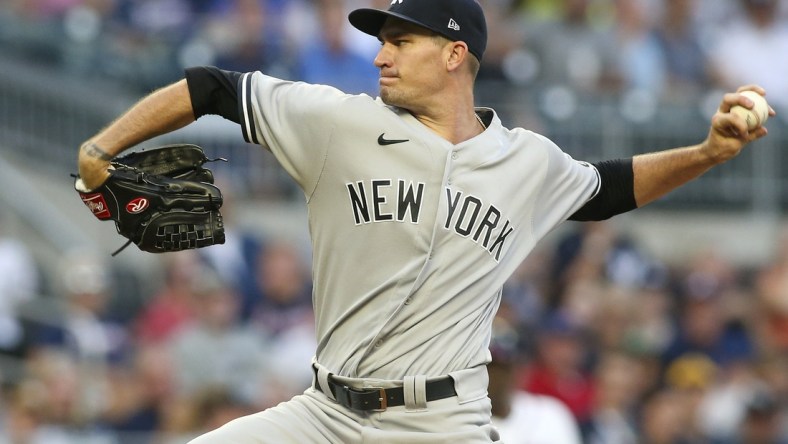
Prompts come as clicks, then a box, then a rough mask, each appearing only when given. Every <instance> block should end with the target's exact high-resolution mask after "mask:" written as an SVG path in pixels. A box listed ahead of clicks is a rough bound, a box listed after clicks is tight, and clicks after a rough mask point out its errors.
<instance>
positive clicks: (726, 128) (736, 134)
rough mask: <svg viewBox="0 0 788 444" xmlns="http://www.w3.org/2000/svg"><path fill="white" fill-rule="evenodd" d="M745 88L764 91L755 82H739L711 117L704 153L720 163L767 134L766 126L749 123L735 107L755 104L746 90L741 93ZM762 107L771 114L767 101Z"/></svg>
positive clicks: (772, 110) (747, 106) (759, 92)
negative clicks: (742, 83)
mask: <svg viewBox="0 0 788 444" xmlns="http://www.w3.org/2000/svg"><path fill="white" fill-rule="evenodd" d="M745 91H753V92H755V93H757V94H759V95H760V96H764V95H766V91H765V90H764V89H763V88H761V87H760V86H757V85H747V86H742V87H740V88H739V89H738V90H737V91H736V92H735V93H728V94H725V96H724V97H723V99H722V103H720V106H719V108H718V109H717V113H716V114H714V117H712V120H711V129H710V130H709V135H708V137H707V138H706V143H705V145H704V148H705V151H706V154H707V155H709V156H710V157H711V158H712V159H714V161H715V163H722V162H725V161H727V160H729V159H731V158H733V157H735V156H737V155H738V154H739V153H740V152H741V150H742V148H744V146H745V145H747V144H748V143H750V142H753V141H755V140H758V139H760V138H761V137H764V136H765V135H766V134H768V131H767V130H766V127H764V126H762V125H760V124H758V125H756V126H753V127H750V125H748V122H747V120H746V119H745V118H744V117H743V116H742V113H741V112H740V111H739V110H738V109H737V108H738V107H744V108H745V109H748V110H749V109H752V108H753V107H754V106H756V103H755V102H754V101H753V100H752V99H750V98H749V97H747V94H742V93H744V92H745ZM766 107H767V108H768V111H767V115H768V116H774V115H775V112H774V109H772V108H771V107H769V106H768V105H766ZM761 112H763V111H761ZM765 120H766V119H762V121H765Z"/></svg>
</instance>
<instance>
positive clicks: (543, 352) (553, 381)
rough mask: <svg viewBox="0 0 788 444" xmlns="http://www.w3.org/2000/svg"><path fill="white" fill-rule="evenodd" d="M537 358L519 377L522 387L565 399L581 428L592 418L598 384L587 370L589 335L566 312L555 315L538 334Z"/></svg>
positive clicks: (548, 317)
mask: <svg viewBox="0 0 788 444" xmlns="http://www.w3.org/2000/svg"><path fill="white" fill-rule="evenodd" d="M537 335H538V337H537V339H536V341H537V343H536V356H535V357H534V360H533V362H531V363H529V364H528V365H527V366H526V368H525V369H524V371H523V372H522V374H521V375H520V376H519V377H518V379H519V382H518V386H519V388H520V389H523V390H525V391H527V392H530V393H533V394H535V395H547V396H553V397H555V398H558V399H559V400H561V401H562V402H563V403H564V404H565V405H566V406H567V407H569V409H570V410H571V411H572V414H573V415H574V416H575V418H576V419H577V421H578V423H579V424H580V426H581V427H584V426H586V425H587V423H588V421H589V420H590V419H591V411H592V406H593V399H594V383H593V379H592V378H591V375H590V374H589V372H588V369H587V367H586V364H587V357H588V356H587V350H588V347H587V345H588V343H587V342H586V339H587V338H586V332H585V331H584V330H583V329H581V328H580V327H579V326H578V325H577V324H576V323H575V321H574V320H573V319H571V318H569V317H568V316H567V315H566V314H565V313H561V312H554V313H551V314H550V315H548V316H547V319H546V320H545V321H544V323H543V324H542V325H540V330H539V332H538V333H537Z"/></svg>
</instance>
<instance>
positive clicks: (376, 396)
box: [79, 0, 774, 444]
mask: <svg viewBox="0 0 788 444" xmlns="http://www.w3.org/2000/svg"><path fill="white" fill-rule="evenodd" d="M349 20H350V22H351V24H353V25H354V26H355V27H356V28H358V29H359V30H361V31H362V32H364V33H367V34H370V35H372V36H373V37H375V38H377V39H378V40H379V41H380V42H381V46H380V51H379V52H378V54H377V56H376V57H375V59H374V61H373V63H374V64H375V66H376V67H377V68H379V69H380V81H379V87H380V88H379V93H380V97H379V98H372V97H370V96H367V95H363V94H362V95H350V94H346V93H344V92H342V91H340V90H337V89H335V88H331V87H328V86H325V85H315V84H308V83H303V82H288V81H285V80H281V79H277V78H274V77H270V76H267V75H265V74H263V73H261V72H259V71H258V72H250V73H239V72H229V71H223V70H221V69H219V68H216V67H194V68H190V69H187V70H186V78H185V79H183V80H181V81H178V82H176V83H173V84H171V85H169V86H167V87H165V88H163V89H160V90H158V91H156V92H155V93H152V94H151V95H149V96H147V97H146V98H144V99H142V101H141V102H139V103H138V104H136V105H135V106H133V107H132V108H131V109H130V110H129V111H128V112H127V113H126V114H124V115H123V116H122V117H120V118H119V119H118V120H116V121H115V122H113V123H112V124H110V125H109V126H108V127H106V128H105V129H104V130H102V131H100V132H99V133H98V134H97V135H95V136H94V137H91V138H90V139H89V140H88V141H86V142H85V143H84V144H83V145H82V146H81V148H80V150H79V172H80V176H81V179H82V184H84V186H85V188H86V190H85V191H90V190H91V189H95V188H96V187H100V186H101V185H102V184H103V183H104V182H105V181H106V179H107V178H108V177H109V176H110V175H111V173H110V171H109V167H110V160H111V159H112V158H114V157H115V156H117V155H118V154H119V153H121V152H122V151H124V150H126V149H129V148H131V147H133V146H135V145H137V144H138V143H140V142H142V141H145V140H148V139H151V138H153V137H155V136H157V135H161V134H163V133H166V132H170V131H174V130H175V129H178V128H181V127H183V126H185V125H188V124H189V123H191V122H193V121H194V120H195V119H196V118H198V117H200V116H202V115H205V114H219V115H222V116H224V117H225V118H227V119H229V120H231V121H234V122H237V123H239V125H240V126H241V129H242V134H243V135H244V136H245V138H246V140H247V141H249V142H253V143H257V144H259V145H261V146H262V147H265V148H267V149H270V150H271V152H272V153H273V155H274V157H275V158H276V159H277V160H278V161H279V163H280V165H281V166H282V167H283V168H284V169H285V170H286V171H287V172H288V173H289V174H290V175H291V177H292V178H293V180H294V181H295V182H296V183H297V184H298V185H299V187H300V188H301V189H302V191H303V193H304V199H305V202H306V204H307V205H308V218H309V229H310V235H311V241H312V252H313V262H312V264H313V276H314V290H313V292H312V301H313V306H314V313H315V326H316V337H317V349H316V353H315V357H314V360H313V366H312V370H313V371H314V375H315V378H314V383H313V386H312V387H310V388H307V389H306V390H305V391H304V392H303V393H302V394H301V395H298V396H295V397H293V398H292V399H290V400H289V401H286V402H284V403H280V404H278V405H277V406H275V407H272V408H269V409H266V410H264V411H261V412H259V413H255V414H252V415H247V416H244V417H242V418H238V419H236V420H233V421H231V422H229V423H228V424H226V425H224V426H222V427H220V428H218V429H216V430H214V431H211V432H209V433H207V434H205V435H202V436H201V437H199V438H197V439H196V440H194V443H216V442H235V443H239V444H240V443H261V442H275V443H283V442H293V443H308V442H318V443H320V442H326V441H329V442H343V443H357V442H364V441H366V442H374V441H380V442H414V443H415V442H419V441H421V442H441V441H443V442H462V443H468V444H470V443H483V442H484V443H490V442H499V441H500V438H499V436H498V432H497V431H496V430H495V428H494V427H493V426H492V425H491V424H490V418H491V411H490V409H491V406H490V400H489V398H488V396H487V384H488V374H487V367H486V365H487V364H488V363H489V362H490V352H489V340H490V335H491V328H492V321H493V318H494V315H495V312H496V311H497V309H498V306H499V304H500V298H501V288H502V286H503V284H504V283H505V281H506V280H507V279H508V278H509V277H510V276H511V274H512V273H513V272H514V270H515V269H516V268H517V266H518V265H519V264H520V263H521V262H522V261H523V260H524V259H525V258H526V257H527V256H528V255H529V254H530V252H531V251H532V250H533V248H534V247H535V245H536V244H537V243H538V242H539V241H540V240H541V239H542V238H544V237H545V236H546V235H547V234H548V233H550V232H551V231H552V230H553V229H554V228H555V227H556V226H557V225H559V224H560V223H562V222H564V221H565V220H567V219H573V220H601V219H606V218H609V217H612V216H614V215H616V214H620V213H624V212H627V211H630V210H633V209H635V208H638V207H643V206H645V205H647V204H649V203H650V202H652V201H654V200H656V199H659V198H660V197H662V196H664V195H665V194H667V193H669V192H670V191H672V190H674V189H676V188H678V187H680V186H681V185H683V184H685V183H687V182H689V181H691V180H693V179H695V178H697V177H698V176H700V175H702V174H703V173H705V172H706V171H708V170H710V169H711V168H713V167H714V166H716V165H718V164H721V163H723V162H726V161H728V160H730V159H732V158H734V157H735V156H737V155H738V154H739V153H740V152H741V150H742V149H744V147H745V146H746V145H747V144H748V143H750V142H753V141H755V140H758V139H760V138H762V137H764V136H766V134H767V133H768V131H767V130H766V128H764V127H759V128H757V129H753V130H749V129H748V128H747V126H746V123H745V121H744V119H743V118H741V117H739V116H738V115H736V114H733V113H731V112H730V110H731V107H733V106H735V105H743V106H749V107H751V106H753V104H752V102H751V101H750V100H749V99H748V98H747V97H746V96H744V95H742V94H739V93H737V92H729V93H727V94H725V95H723V96H722V97H721V101H720V105H719V107H718V110H717V112H716V113H715V115H714V116H713V117H712V118H711V122H710V126H709V129H708V133H707V136H706V137H705V138H704V139H703V140H701V141H699V143H698V144H696V145H692V146H686V147H681V148H676V149H671V150H665V151H660V152H652V153H649V154H640V155H636V156H634V157H631V158H625V159H614V160H609V161H600V162H597V163H595V164H590V163H587V162H578V161H576V160H574V159H572V158H571V157H570V156H569V155H567V154H566V153H564V152H563V151H562V150H561V149H560V148H559V147H558V146H556V145H555V144H554V143H553V142H552V141H550V140H549V139H547V138H545V137H544V136H541V135H539V134H536V133H533V132H531V131H528V130H525V129H523V128H516V129H509V128H506V127H504V126H503V124H502V123H501V120H500V118H499V117H498V116H497V114H496V113H495V111H494V110H493V109H490V108H486V107H475V106H474V83H475V77H476V73H477V72H478V68H479V63H480V60H481V59H482V57H483V54H484V50H485V48H486V45H487V25H486V20H485V17H484V11H483V9H482V7H481V6H480V5H479V4H478V3H476V2H475V1H473V0H418V1H416V0H401V1H400V0H397V1H395V2H393V3H392V4H391V5H390V6H389V9H388V10H377V9H363V8H362V9H356V10H354V11H353V12H351V13H350V15H349ZM744 90H753V91H756V92H757V93H759V94H766V91H765V90H763V89H762V88H760V87H758V86H755V85H748V86H742V87H741V88H739V89H738V91H744ZM771 113H772V114H774V112H773V111H772V112H771ZM261 216H262V217H264V216H265V215H261Z"/></svg>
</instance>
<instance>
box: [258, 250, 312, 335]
mask: <svg viewBox="0 0 788 444" xmlns="http://www.w3.org/2000/svg"><path fill="white" fill-rule="evenodd" d="M257 267H258V268H257V274H256V277H257V280H256V283H257V289H258V292H259V293H258V295H259V302H258V304H257V307H256V310H255V312H254V314H253V315H252V322H253V323H254V324H255V325H256V326H257V327H258V328H260V329H261V330H263V331H265V332H266V333H267V334H269V335H270V336H272V337H276V336H277V335H279V334H280V333H282V332H284V331H286V330H288V329H290V328H294V327H295V326H297V325H300V324H301V323H304V322H306V323H312V320H313V319H314V318H313V312H312V286H311V281H310V279H309V274H308V270H307V267H306V265H305V264H304V261H303V260H302V259H301V256H300V253H299V251H298V250H297V249H296V247H295V246H294V245H292V244H289V243H284V242H272V243H270V244H267V245H266V246H265V247H264V248H263V249H262V251H261V252H260V258H259V260H258V262H257Z"/></svg>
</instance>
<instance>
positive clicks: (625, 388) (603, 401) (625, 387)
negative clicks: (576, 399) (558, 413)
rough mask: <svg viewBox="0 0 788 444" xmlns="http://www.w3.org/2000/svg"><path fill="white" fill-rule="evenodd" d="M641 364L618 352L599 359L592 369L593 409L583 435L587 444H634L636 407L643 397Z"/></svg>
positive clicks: (635, 436)
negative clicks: (593, 376)
mask: <svg viewBox="0 0 788 444" xmlns="http://www.w3.org/2000/svg"><path fill="white" fill-rule="evenodd" d="M644 376H645V375H644V374H643V372H642V371H641V365H640V363H639V362H638V361H637V360H636V359H635V358H634V357H632V356H629V355H627V354H624V353H621V352H608V353H605V354H604V355H603V356H601V357H600V361H599V363H598V365H597V366H596V369H595V379H596V382H595V387H596V392H595V396H594V409H593V414H592V418H591V420H590V421H589V424H588V425H587V427H586V430H585V432H584V435H585V437H586V439H585V441H584V442H586V443H588V444H617V443H621V444H624V443H634V442H637V427H638V426H637V418H635V417H634V414H635V412H636V411H637V408H636V407H637V403H638V402H639V401H640V399H641V396H642V395H643V393H642V389H643V388H644V384H643V382H642V379H643V378H644Z"/></svg>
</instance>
